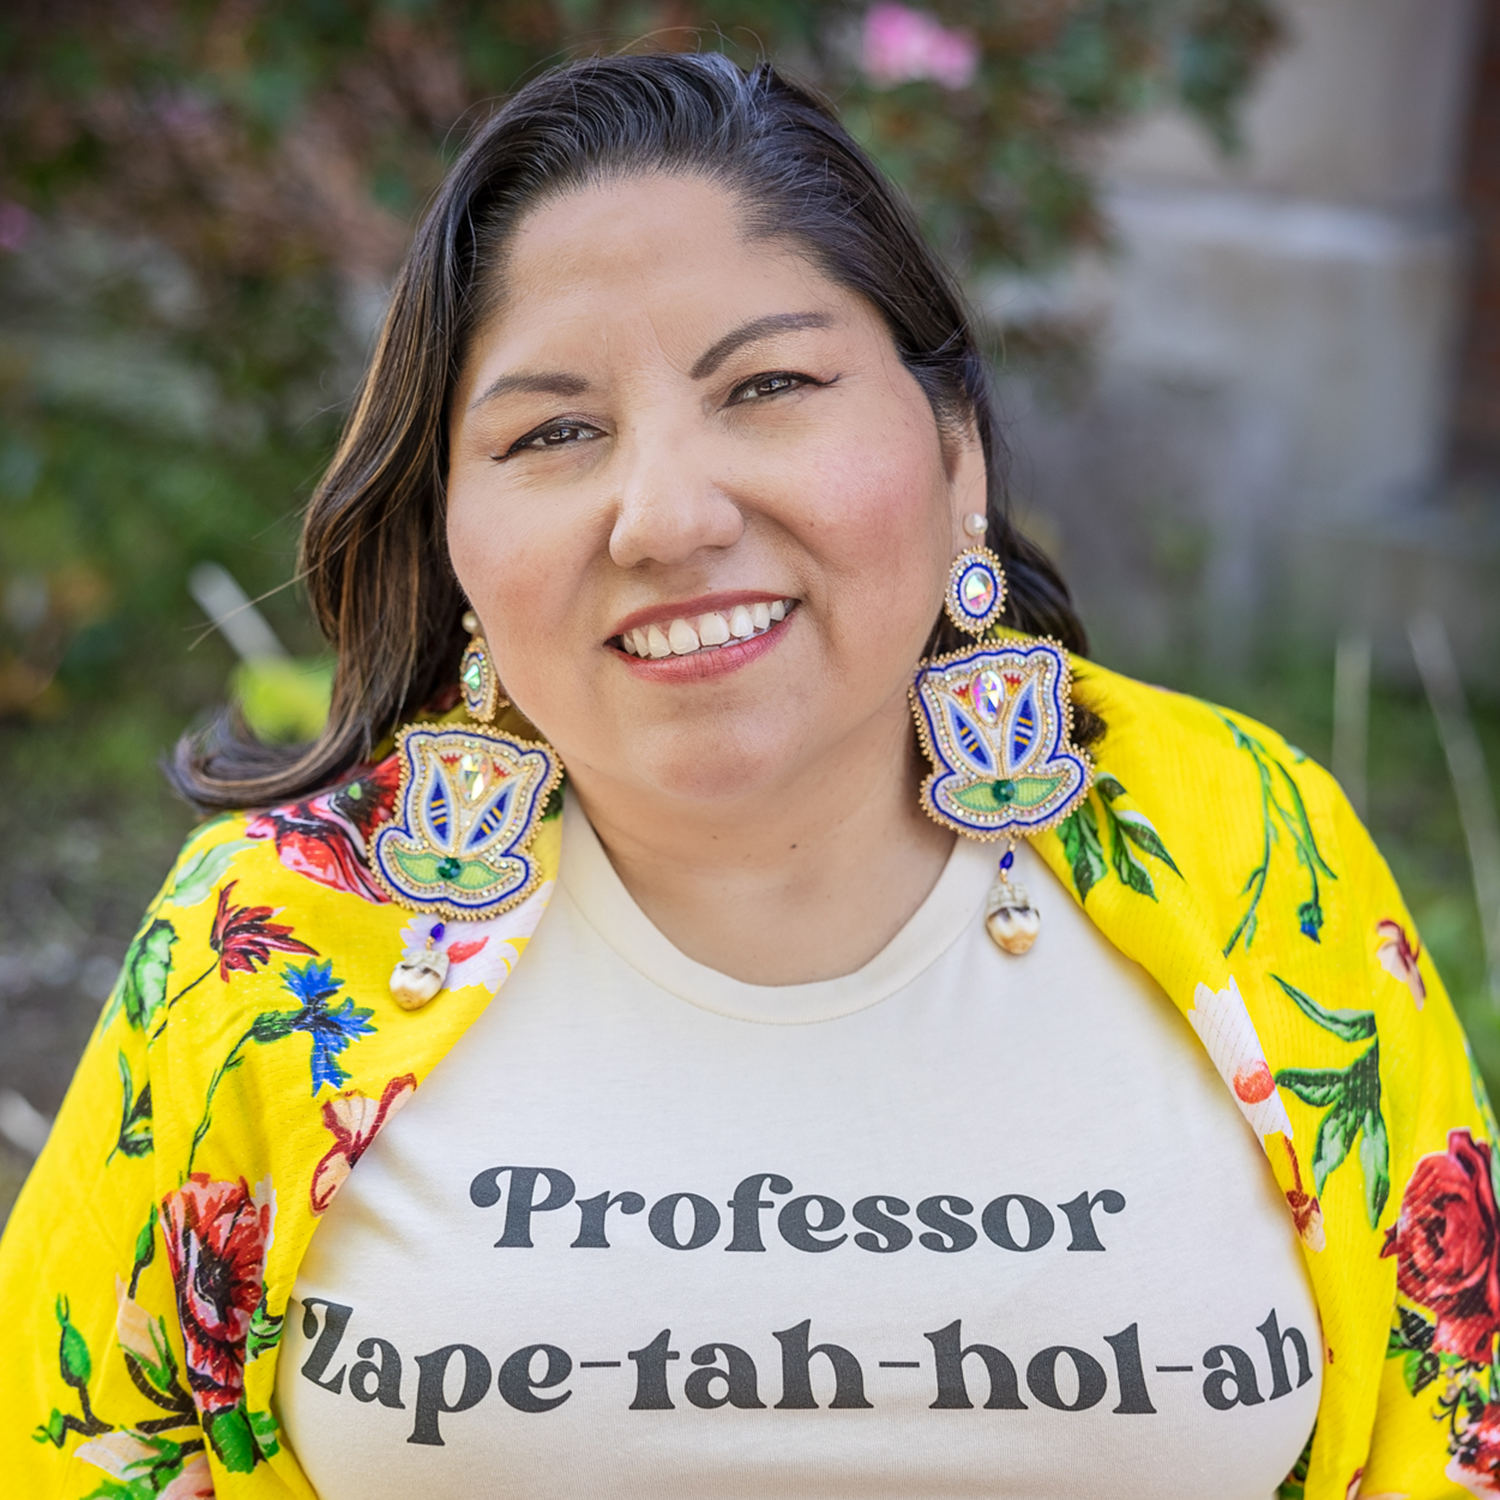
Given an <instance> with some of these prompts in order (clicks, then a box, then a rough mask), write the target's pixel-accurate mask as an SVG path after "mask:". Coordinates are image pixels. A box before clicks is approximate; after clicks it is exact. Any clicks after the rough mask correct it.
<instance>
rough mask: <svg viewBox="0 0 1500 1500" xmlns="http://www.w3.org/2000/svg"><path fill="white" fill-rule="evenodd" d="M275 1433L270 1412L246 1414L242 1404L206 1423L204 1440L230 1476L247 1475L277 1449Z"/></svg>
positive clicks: (216, 1415)
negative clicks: (206, 1439) (210, 1446)
mask: <svg viewBox="0 0 1500 1500" xmlns="http://www.w3.org/2000/svg"><path fill="white" fill-rule="evenodd" d="M276 1431H277V1429H276V1419H275V1418H274V1417H273V1416H272V1415H271V1414H270V1412H263V1411H255V1412H253V1411H247V1410H246V1408H245V1403H244V1402H243V1401H241V1402H239V1403H238V1405H235V1406H231V1407H230V1408H229V1409H228V1410H227V1411H221V1412H216V1413H215V1414H214V1415H213V1416H212V1417H210V1418H209V1419H208V1440H209V1442H211V1443H212V1444H213V1446H214V1452H215V1453H217V1454H218V1455H219V1461H220V1462H221V1463H222V1464H223V1465H224V1467H225V1468H226V1469H228V1470H229V1472H230V1473H231V1474H248V1473H250V1472H251V1470H252V1469H254V1468H255V1466H256V1464H258V1463H259V1462H260V1461H261V1460H262V1459H264V1458H270V1457H271V1456H272V1455H273V1454H274V1453H276V1451H277V1450H278V1449H279V1448H280V1446H281V1445H280V1443H279V1442H278V1441H277V1438H276Z"/></svg>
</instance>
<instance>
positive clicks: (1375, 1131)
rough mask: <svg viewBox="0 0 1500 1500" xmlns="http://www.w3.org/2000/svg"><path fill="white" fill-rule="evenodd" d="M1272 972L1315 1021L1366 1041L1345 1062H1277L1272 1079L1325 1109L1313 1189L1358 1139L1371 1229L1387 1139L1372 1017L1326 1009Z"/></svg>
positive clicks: (1382, 1190) (1386, 1166)
mask: <svg viewBox="0 0 1500 1500" xmlns="http://www.w3.org/2000/svg"><path fill="white" fill-rule="evenodd" d="M1271 978H1272V979H1274V980H1275V981H1276V983H1277V984H1279V985H1280V986H1281V988H1282V989H1283V990H1284V991H1285V992H1286V995H1287V997H1288V999H1290V1000H1291V1001H1292V1003H1293V1004H1295V1005H1296V1007H1297V1009H1298V1010H1300V1011H1301V1012H1302V1014H1303V1015H1305V1016H1306V1017H1307V1018H1308V1020H1310V1021H1312V1022H1313V1023H1314V1025H1317V1026H1320V1027H1322V1029H1323V1030H1324V1031H1327V1032H1330V1033H1332V1034H1333V1035H1334V1036H1336V1037H1338V1039H1339V1040H1340V1041H1343V1042H1361V1041H1370V1042H1371V1045H1370V1046H1369V1047H1368V1048H1366V1050H1365V1051H1364V1052H1362V1053H1360V1055H1359V1056H1358V1057H1356V1058H1355V1059H1354V1061H1353V1062H1352V1063H1350V1064H1349V1065H1348V1067H1346V1068H1281V1069H1280V1070H1278V1072H1277V1074H1276V1083H1277V1086H1278V1087H1280V1088H1284V1089H1287V1090H1289V1091H1290V1092H1291V1093H1293V1094H1295V1095H1296V1096H1297V1098H1299V1099H1300V1100H1301V1101H1302V1102H1303V1103H1304V1104H1309V1105H1311V1106H1312V1107H1313V1108H1314V1109H1326V1110H1327V1111H1328V1113H1327V1114H1325V1115H1324V1116H1323V1119H1322V1121H1321V1122H1320V1123H1319V1125H1318V1136H1317V1140H1316V1142H1315V1143H1314V1145H1313V1157H1312V1169H1313V1189H1314V1191H1315V1192H1317V1193H1319V1194H1321V1193H1322V1191H1323V1186H1324V1184H1325V1183H1326V1182H1327V1181H1328V1178H1329V1177H1330V1176H1331V1175H1332V1174H1333V1173H1334V1172H1336V1171H1337V1170H1338V1168H1339V1167H1341V1166H1342V1165H1343V1164H1344V1162H1345V1161H1346V1160H1347V1159H1348V1156H1349V1152H1350V1150H1351V1149H1352V1148H1353V1146H1354V1143H1355V1141H1356V1140H1358V1141H1359V1167H1360V1172H1361V1174H1362V1175H1363V1178H1364V1188H1365V1214H1366V1216H1367V1217H1368V1219H1369V1221H1370V1227H1371V1228H1372V1229H1373V1228H1374V1227H1375V1226H1376V1224H1377V1223H1378V1222H1379V1219H1380V1215H1381V1213H1382V1212H1383V1211H1384V1209H1385V1204H1386V1199H1387V1198H1388V1197H1389V1196H1390V1191H1391V1169H1390V1155H1391V1153H1390V1141H1389V1138H1388V1137H1387V1134H1386V1128H1385V1116H1384V1115H1383V1114H1382V1113H1381V1109H1380V1041H1379V1038H1378V1037H1377V1036H1376V1032H1375V1017H1374V1015H1373V1014H1371V1013H1370V1012H1368V1011H1361V1010H1329V1009H1328V1008H1327V1007H1326V1006H1323V1005H1319V1004H1318V1002H1317V1001H1316V1000H1314V999H1313V998H1312V997H1311V996H1310V995H1307V994H1304V993H1303V992H1302V991H1301V990H1299V989H1298V988H1297V987H1296V985H1293V984H1288V983H1287V982H1286V980H1284V979H1283V978H1281V976H1280V975H1279V974H1273V975H1272V976H1271ZM1372 1039H1373V1040H1372Z"/></svg>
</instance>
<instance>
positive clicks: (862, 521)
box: [804, 434, 951, 609]
mask: <svg viewBox="0 0 1500 1500" xmlns="http://www.w3.org/2000/svg"><path fill="white" fill-rule="evenodd" d="M924 436H926V435H925V434H915V435H912V436H908V438H907V440H906V441H893V442H886V443H880V442H871V443H867V444H864V445H860V446H854V445H850V446H846V447H844V448H842V449H841V450H840V451H839V452H838V453H836V454H831V455H830V456H829V459H828V461H827V462H826V463H824V464H821V465H818V466H817V467H816V469H815V470H814V473H813V475H812V476H811V477H812V480H813V483H812V484H811V485H809V486H808V492H807V499H808V504H807V506H806V514H805V526H806V530H805V533H804V534H805V536H806V538H807V540H808V544H809V546H810V548H811V549H812V550H814V551H816V552H818V553H819V554H821V555H822V556H823V558H824V559H825V562H826V567H827V571H828V574H829V577H830V582H831V583H833V584H834V585H835V586H837V585H839V584H845V585H848V586H855V585H857V586H858V587H859V588H860V590H861V592H862V593H865V594H867V595H868V596H869V603H870V605H871V607H872V608H877V609H879V608H885V609H889V608H891V607H893V606H896V605H897V604H898V603H899V604H904V605H907V606H908V607H911V608H925V606H926V605H927V604H928V603H930V602H931V597H930V596H933V595H934V590H935V589H936V590H940V589H941V580H942V577H943V574H944V571H945V569H946V567H947V563H948V561H949V558H948V552H949V550H950V538H949V532H950V530H951V522H950V520H949V517H948V514H947V509H948V507H947V486H946V483H945V481H944V476H943V468H942V461H941V455H940V454H939V453H938V452H937V451H936V449H935V446H934V445H932V444H931V443H930V442H923V441H921V440H920V439H921V438H922V437H924ZM913 437H914V438H915V439H916V440H913Z"/></svg>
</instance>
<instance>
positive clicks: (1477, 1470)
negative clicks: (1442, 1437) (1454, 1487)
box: [1444, 1402, 1500, 1497]
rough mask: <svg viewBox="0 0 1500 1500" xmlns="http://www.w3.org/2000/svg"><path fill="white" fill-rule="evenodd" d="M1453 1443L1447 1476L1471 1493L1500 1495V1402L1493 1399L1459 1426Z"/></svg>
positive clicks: (1486, 1495)
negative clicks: (1474, 1415)
mask: <svg viewBox="0 0 1500 1500" xmlns="http://www.w3.org/2000/svg"><path fill="white" fill-rule="evenodd" d="M1452 1447H1453V1457H1452V1458H1451V1459H1450V1460H1449V1461H1448V1467H1447V1469H1445V1470H1444V1474H1445V1475H1446V1477H1447V1478H1449V1479H1451V1480H1453V1482H1454V1483H1455V1484H1461V1485H1462V1486H1463V1487H1464V1488H1465V1489H1466V1490H1468V1492H1469V1493H1470V1494H1471V1495H1479V1496H1485V1497H1490V1496H1497V1495H1500V1404H1497V1403H1495V1402H1491V1403H1490V1404H1489V1405H1487V1406H1486V1407H1484V1409H1483V1410H1482V1411H1481V1412H1480V1413H1479V1416H1478V1418H1477V1420H1475V1421H1473V1422H1470V1423H1469V1424H1468V1425H1467V1426H1464V1427H1460V1428H1456V1429H1455V1431H1454V1434H1453V1444H1452Z"/></svg>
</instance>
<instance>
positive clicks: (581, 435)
mask: <svg viewBox="0 0 1500 1500" xmlns="http://www.w3.org/2000/svg"><path fill="white" fill-rule="evenodd" d="M599 435H600V434H599V429H598V428H597V427H590V426H588V425H587V424H586V423H583V422H563V421H559V422H548V423H547V424H546V425H545V426H544V427H538V428H537V429H536V430H535V431H533V432H528V433H527V434H526V436H525V437H523V438H517V439H516V441H515V442H513V443H512V444H511V445H510V447H509V448H507V449H506V450H505V453H504V455H503V456H504V457H506V458H509V457H510V456H511V454H513V453H523V452H525V451H526V450H527V449H531V450H532V451H540V450H541V449H543V448H561V447H563V445H564V444H566V443H586V442H589V441H591V440H592V439H594V438H596V437H598V436H599Z"/></svg>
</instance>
